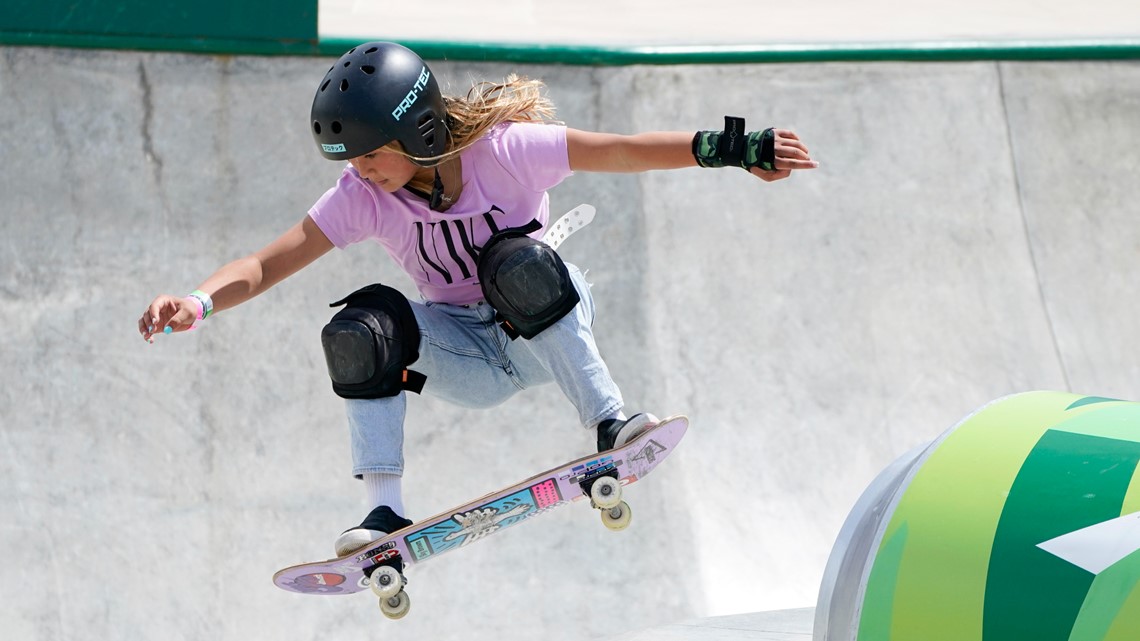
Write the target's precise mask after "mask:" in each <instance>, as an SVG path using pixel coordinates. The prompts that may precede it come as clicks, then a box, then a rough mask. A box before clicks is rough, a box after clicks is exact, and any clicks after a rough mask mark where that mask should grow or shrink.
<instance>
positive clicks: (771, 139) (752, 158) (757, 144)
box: [693, 116, 776, 171]
mask: <svg viewBox="0 0 1140 641" xmlns="http://www.w3.org/2000/svg"><path fill="white" fill-rule="evenodd" d="M693 157H694V158H696V159H697V165H699V166H701V167H740V168H742V169H751V168H753V167H759V168H761V169H763V170H765V171H775V170H776V133H775V131H774V130H773V128H771V127H769V128H767V129H765V130H764V131H754V132H751V133H744V119H743V118H738V117H736V116H725V117H724V131H698V132H697V133H696V135H695V136H693Z"/></svg>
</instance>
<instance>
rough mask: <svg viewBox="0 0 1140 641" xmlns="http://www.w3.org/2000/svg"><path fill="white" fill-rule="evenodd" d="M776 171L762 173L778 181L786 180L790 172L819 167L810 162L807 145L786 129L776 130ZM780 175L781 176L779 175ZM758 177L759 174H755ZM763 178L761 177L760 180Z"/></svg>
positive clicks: (816, 162) (815, 163) (812, 161)
mask: <svg viewBox="0 0 1140 641" xmlns="http://www.w3.org/2000/svg"><path fill="white" fill-rule="evenodd" d="M775 133H776V140H775V146H776V163H775V164H776V171H775V172H764V173H765V174H766V175H767V177H768V178H770V180H769V182H771V180H779V179H781V178H787V177H788V175H790V173H785V172H791V171H798V170H801V169H816V168H817V167H819V162H818V161H816V160H812V157H811V152H810V151H808V148H807V145H804V143H803V142H802V141H800V138H799V136H797V135H796V134H795V132H793V131H790V130H788V129H776V130H775ZM781 174H782V175H781ZM757 175H760V174H757ZM764 177H765V176H763V175H761V178H764Z"/></svg>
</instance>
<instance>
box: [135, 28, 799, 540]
mask: <svg viewBox="0 0 1140 641" xmlns="http://www.w3.org/2000/svg"><path fill="white" fill-rule="evenodd" d="M542 89H543V85H542V83H541V82H538V81H532V80H526V79H520V78H517V77H514V76H511V77H508V78H507V79H506V81H505V82H503V83H501V84H490V83H481V84H478V85H476V86H475V87H473V88H472V89H471V91H470V92H469V93H468V94H467V96H465V97H452V96H443V95H442V94H441V92H440V89H439V85H438V83H437V81H436V77H435V75H434V74H433V73H432V71H431V70H430V69H429V68H428V66H427V65H426V64H425V63H424V62H423V60H421V59H420V58H419V57H418V56H417V55H416V54H415V53H413V52H412V51H410V50H408V49H406V48H404V47H401V46H399V45H396V44H392V43H385V42H370V43H366V44H363V45H360V46H358V47H356V48H354V49H352V50H351V51H349V52H347V53H345V54H344V55H343V56H341V58H340V59H339V60H338V61H337V63H336V64H335V65H333V67H332V68H331V69H330V70H329V72H328V74H327V75H326V76H325V78H324V79H323V80H322V81H321V84H320V86H319V87H318V89H317V92H316V95H315V97H314V100H313V105H312V112H311V118H310V129H311V131H312V134H313V137H314V139H315V141H316V143H317V148H318V150H319V151H320V153H321V154H322V155H323V156H324V157H325V158H328V159H330V160H335V161H341V162H344V161H347V163H348V165H347V166H346V167H345V169H344V171H343V173H342V174H341V177H340V179H339V180H338V181H337V183H336V185H335V186H333V187H332V188H331V189H329V190H328V191H327V192H326V193H325V194H324V195H323V196H321V197H320V198H319V199H318V200H317V201H316V203H315V204H314V205H313V206H312V208H311V209H310V210H309V212H308V214H307V215H306V216H305V217H304V218H303V219H302V220H301V221H300V222H298V223H297V224H295V225H294V226H292V227H291V228H290V229H288V230H287V231H285V232H284V233H283V234H282V235H281V236H280V237H278V238H277V239H276V240H274V241H273V242H271V243H269V244H268V245H266V246H265V247H264V248H262V249H260V250H258V251H256V252H254V253H252V254H250V255H248V256H246V257H244V258H240V259H238V260H235V261H233V262H231V263H229V264H227V265H224V266H223V267H221V268H220V269H218V270H217V271H216V272H214V274H212V275H211V276H210V277H208V278H207V279H206V280H205V281H204V282H202V283H201V285H199V286H198V288H197V289H196V290H194V291H193V292H192V293H191V294H189V295H188V296H172V295H166V294H164V295H160V296H158V297H156V298H155V299H154V300H153V301H152V302H151V303H150V305H149V306H148V307H147V308H146V310H145V311H144V312H143V313H142V315H141V317H140V318H139V321H138V329H139V333H140V334H142V336H143V338H144V339H146V340H147V341H148V342H153V337H154V336H155V334H157V333H160V332H165V333H174V332H181V331H185V330H187V329H189V328H191V327H192V326H194V325H195V324H196V323H199V322H201V321H204V320H205V319H207V318H208V317H209V316H211V315H212V314H214V313H216V312H218V311H221V310H225V309H229V308H232V307H235V306H237V305H239V304H241V303H243V302H245V301H247V300H249V299H251V298H253V297H255V296H257V295H258V294H261V293H262V292H265V291H266V290H268V289H269V288H270V287H272V286H273V285H275V284H277V283H279V282H281V281H282V280H284V279H285V278H287V277H288V276H290V275H292V274H294V273H296V272H297V271H299V270H301V269H302V268H304V267H305V266H307V265H309V264H310V263H312V262H313V261H315V260H316V259H317V258H319V257H321V256H322V255H324V254H325V253H327V252H328V251H329V250H331V249H332V248H334V247H336V248H345V247H347V246H348V245H351V244H354V243H358V242H361V241H364V240H368V239H372V240H375V241H376V242H378V243H379V244H380V245H381V246H382V247H383V248H384V249H385V251H387V253H388V254H389V256H391V258H392V259H393V260H395V261H396V263H397V264H399V265H400V266H401V267H402V268H403V269H404V271H405V272H407V274H408V275H409V276H410V277H411V278H412V280H413V281H414V282H415V284H416V287H417V289H418V290H419V294H420V296H421V298H422V300H419V301H414V302H413V301H409V300H407V299H406V298H405V297H404V296H403V295H402V294H400V293H399V292H398V291H396V290H394V289H392V288H388V287H384V286H381V285H374V286H370V287H366V288H364V289H362V290H358V291H357V292H354V293H353V294H351V295H349V297H347V298H346V299H345V300H344V301H342V303H344V304H345V308H344V309H343V310H342V311H341V312H339V313H337V315H336V316H334V317H333V320H332V321H331V322H330V323H329V324H328V325H327V326H326V327H325V328H324V330H323V331H322V344H323V347H324V351H325V356H326V361H327V365H328V370H329V375H330V378H331V379H332V384H333V389H334V391H335V392H336V393H337V394H338V395H340V396H342V397H343V398H345V399H346V407H347V414H348V423H349V429H350V435H351V447H352V454H353V474H354V475H355V476H356V477H357V478H361V479H363V480H364V482H365V487H366V491H367V495H368V499H369V502H370V504H371V505H372V506H373V509H372V511H371V512H370V513H369V515H368V516H367V517H366V518H365V519H364V521H363V522H362V523H361V524H360V525H359V526H357V527H354V528H352V529H349V530H347V531H346V532H344V533H343V534H341V536H340V537H339V538H338V539H337V541H336V552H337V555H338V556H343V555H344V554H347V553H348V552H350V551H352V550H355V549H357V548H359V547H361V546H363V545H366V544H367V543H369V542H371V541H373V540H375V539H377V538H380V537H381V536H383V534H385V533H388V532H392V531H394V530H396V529H398V528H401V527H404V526H406V525H409V524H411V521H409V520H407V519H406V518H404V516H403V515H404V513H405V512H404V505H403V497H402V492H401V483H400V478H401V475H402V473H403V423H404V414H405V407H406V405H405V403H406V392H407V391H417V392H418V391H420V390H421V389H422V391H424V392H426V393H429V394H432V395H434V396H438V397H441V398H443V399H446V400H448V401H450V402H453V403H456V404H459V405H461V406H464V407H473V408H474V407H478V408H483V407H493V406H495V405H498V404H500V403H502V402H503V401H505V400H506V399H507V398H508V397H510V396H512V395H513V394H515V393H517V392H518V391H519V390H522V389H527V388H529V387H532V386H535V385H541V384H544V383H549V382H554V383H556V384H557V385H558V386H559V387H560V389H561V390H562V392H563V393H564V394H565V395H566V397H567V399H568V400H569V401H570V403H571V404H572V405H573V406H574V407H575V409H576V410H577V411H578V418H579V421H580V422H581V424H582V425H584V426H585V427H587V428H589V429H593V430H595V431H596V440H597V447H598V450H599V451H603V450H607V449H611V448H613V447H616V446H619V445H622V444H624V443H626V442H628V441H629V440H630V439H632V438H634V437H635V436H637V435H638V434H639V433H641V432H642V431H644V430H645V429H646V428H647V427H648V426H650V425H652V424H653V423H654V422H655V421H656V418H655V417H653V416H652V415H650V414H637V415H635V416H632V417H627V416H626V415H625V414H624V413H623V401H622V397H621V393H620V391H619V390H618V387H617V385H616V384H615V383H614V381H613V380H612V378H611V377H610V373H609V370H608V369H607V367H606V364H605V363H604V362H603V361H602V358H601V356H600V355H599V353H598V349H597V346H596V345H595V342H594V336H593V333H592V330H591V325H592V323H593V319H594V302H593V298H592V296H591V294H590V290H589V287H588V286H587V284H586V282H585V280H584V278H583V276H582V273H581V272H580V271H579V270H578V268H577V267H575V266H574V265H571V264H567V263H564V262H563V261H562V260H561V259H560V258H559V257H558V255H557V254H556V253H555V252H554V251H553V250H551V249H550V248H549V247H548V246H546V245H544V244H542V243H540V242H538V241H537V240H535V239H537V238H539V237H541V235H542V232H543V230H544V229H545V227H546V226H547V223H548V218H549V198H548V195H547V190H548V189H550V188H552V187H554V186H555V185H557V184H558V183H560V182H561V181H562V180H564V179H565V178H566V177H568V176H569V175H570V174H571V173H572V172H575V171H579V172H581V171H595V172H642V171H649V170H654V169H674V168H682V167H693V166H701V167H727V166H732V167H741V168H744V169H745V170H747V171H748V172H750V173H751V174H752V175H753V176H755V177H757V178H760V179H761V180H765V181H769V182H770V181H774V180H780V179H783V178H787V177H788V176H789V175H790V174H791V172H793V171H798V170H802V169H810V168H814V167H816V166H818V163H816V162H815V161H813V160H812V159H811V157H810V155H809V153H808V150H807V149H806V147H804V145H803V144H802V143H801V142H800V141H799V139H798V138H797V137H796V135H795V134H794V133H792V132H790V131H786V130H782V129H767V130H764V131H760V132H746V131H745V130H744V123H743V120H741V119H734V118H726V126H725V129H724V130H723V131H700V132H696V133H695V134H694V133H693V132H647V133H639V134H635V135H628V136H627V135H617V134H609V133H599V132H589V131H582V130H577V129H571V128H568V127H566V126H564V125H562V124H560V123H557V122H555V121H553V115H554V108H553V105H552V104H551V103H550V101H549V100H548V99H547V98H546V97H545V96H544V95H543V93H542Z"/></svg>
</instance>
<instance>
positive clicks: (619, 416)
mask: <svg viewBox="0 0 1140 641" xmlns="http://www.w3.org/2000/svg"><path fill="white" fill-rule="evenodd" d="M626 418H627V417H626V415H625V412H623V411H622V410H618V411H616V412H614V413H613V414H610V415H609V416H607V417H605V418H603V419H602V420H600V421H598V425H601V424H602V423H605V422H606V421H608V420H610V419H617V420H619V421H624V420H625V419H626Z"/></svg>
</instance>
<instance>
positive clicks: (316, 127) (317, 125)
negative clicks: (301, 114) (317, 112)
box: [313, 120, 321, 136]
mask: <svg viewBox="0 0 1140 641" xmlns="http://www.w3.org/2000/svg"><path fill="white" fill-rule="evenodd" d="M313 133H315V134H317V135H318V136H319V135H321V123H319V122H317V121H316V120H314V121H313Z"/></svg>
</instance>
